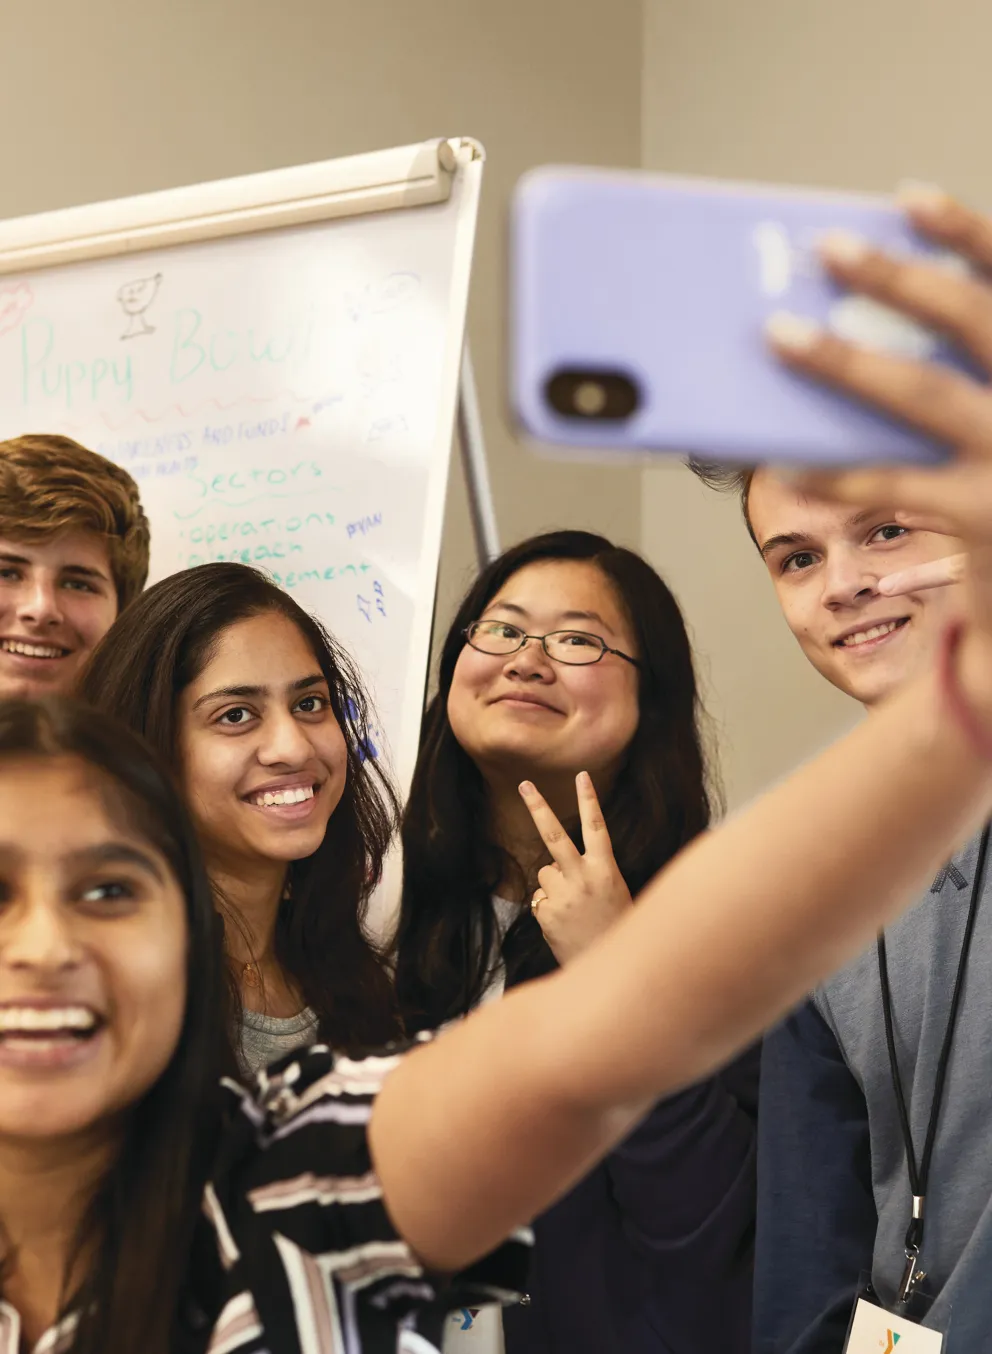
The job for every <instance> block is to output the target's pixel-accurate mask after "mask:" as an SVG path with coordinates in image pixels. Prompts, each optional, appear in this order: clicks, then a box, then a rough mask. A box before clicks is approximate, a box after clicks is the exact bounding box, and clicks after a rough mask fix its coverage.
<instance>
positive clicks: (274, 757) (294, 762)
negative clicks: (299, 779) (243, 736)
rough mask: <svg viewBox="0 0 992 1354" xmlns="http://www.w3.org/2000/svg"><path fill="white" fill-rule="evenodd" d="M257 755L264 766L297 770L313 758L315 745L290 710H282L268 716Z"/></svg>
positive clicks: (263, 726)
mask: <svg viewBox="0 0 992 1354" xmlns="http://www.w3.org/2000/svg"><path fill="white" fill-rule="evenodd" d="M257 755H258V760H259V761H260V762H261V763H262V765H263V766H286V767H289V768H290V769H291V770H297V769H299V768H300V767H302V766H305V765H306V763H307V762H308V761H309V760H310V758H311V757H312V756H313V744H312V743H311V742H310V739H309V738H308V736H307V732H306V729H305V728H304V727H303V725H302V724H301V723H300V722H299V720H297V719H294V718H293V716H292V714H291V713H290V712H289V711H288V710H280V711H278V712H277V713H271V714H269V715H267V716H266V718H265V721H264V723H263V725H262V737H261V740H260V742H259V745H258V753H257Z"/></svg>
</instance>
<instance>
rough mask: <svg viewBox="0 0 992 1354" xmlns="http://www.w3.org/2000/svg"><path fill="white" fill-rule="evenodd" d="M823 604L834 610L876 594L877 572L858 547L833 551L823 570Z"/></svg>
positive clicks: (865, 599)
mask: <svg viewBox="0 0 992 1354" xmlns="http://www.w3.org/2000/svg"><path fill="white" fill-rule="evenodd" d="M822 576H823V605H824V606H825V607H829V608H830V609H831V610H833V611H836V610H839V609H840V608H842V607H850V606H861V605H862V604H863V603H864V602H868V601H870V600H871V599H872V598H873V597H876V596H877V595H878V578H879V571H878V569H877V567H874V568H873V567H872V566H871V565H869V563H868V561H867V560H866V559H865V557H864V556H863V555H862V553H861V552H860V551H859V550H834V551H831V553H830V555H829V556H828V558H827V560H826V563H825V568H824V571H823V575H822Z"/></svg>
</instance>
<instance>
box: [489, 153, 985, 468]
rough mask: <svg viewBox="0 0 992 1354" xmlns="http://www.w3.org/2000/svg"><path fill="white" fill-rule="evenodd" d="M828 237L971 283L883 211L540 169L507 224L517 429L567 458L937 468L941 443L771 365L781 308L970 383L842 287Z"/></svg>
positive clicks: (727, 188)
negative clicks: (772, 328) (861, 243)
mask: <svg viewBox="0 0 992 1354" xmlns="http://www.w3.org/2000/svg"><path fill="white" fill-rule="evenodd" d="M838 232H841V234H840V236H839V237H838V236H837V233H838ZM831 234H832V235H834V236H835V238H839V239H841V240H843V239H844V238H847V239H852V238H858V239H866V240H869V241H870V242H872V243H873V244H874V245H876V246H877V247H878V248H880V249H883V250H885V251H887V252H889V253H892V254H895V255H897V256H904V257H908V256H918V257H921V258H924V259H927V260H929V261H930V262H938V263H940V264H941V266H943V267H948V268H951V269H953V270H958V271H962V270H966V265H965V264H964V263H963V262H962V261H961V260H960V259H959V258H958V257H957V256H956V255H955V254H953V253H952V252H950V251H947V250H944V249H941V248H940V247H939V246H937V245H934V244H933V243H931V242H929V241H927V240H926V239H925V238H924V237H923V236H921V235H920V234H918V233H917V231H916V230H915V229H914V227H913V223H912V222H911V221H910V220H908V219H907V217H906V215H905V213H904V212H903V211H902V210H900V208H899V207H898V206H897V205H896V204H895V203H893V202H891V201H889V200H887V199H885V198H880V197H870V196H858V195H843V194H832V193H825V192H803V191H797V190H790V189H767V188H753V187H749V186H746V185H738V184H725V183H714V182H707V181H705V180H691V179H675V178H670V177H667V176H664V175H651V174H645V173H617V172H609V171H596V170H575V169H571V170H569V169H542V170H536V171H533V172H532V173H531V174H529V175H528V176H526V178H525V179H524V180H523V181H522V182H521V184H520V186H519V188H518V191H517V194H516V198H515V201H514V204H513V213H512V226H511V282H512V298H511V340H512V353H511V372H512V378H511V379H512V393H511V401H512V405H513V410H514V413H515V415H516V417H517V419H518V420H519V422H520V423H521V424H522V426H523V428H524V430H525V431H526V432H527V433H528V434H529V435H530V436H531V437H533V438H535V439H537V440H538V441H539V442H540V443H543V444H545V447H546V449H548V450H551V449H553V448H555V447H557V448H558V449H559V454H562V449H563V448H568V451H567V452H566V453H564V454H567V455H570V456H576V455H580V456H581V455H583V454H585V455H589V454H596V453H597V452H598V453H599V454H602V453H603V452H605V453H606V454H609V453H610V452H642V453H654V452H668V453H674V454H677V455H680V456H686V455H692V456H695V457H699V458H701V459H708V460H717V461H729V462H739V463H743V464H752V463H758V462H791V463H796V464H800V465H801V464H811V465H827V466H829V465H844V464H852V463H859V462H875V463H879V462H892V461H895V462H899V461H906V462H916V463H922V464H929V463H933V462H935V461H939V460H941V459H942V458H943V455H944V448H943V446H942V444H941V443H940V441H939V439H936V438H934V437H932V436H928V435H927V433H925V432H921V431H919V430H917V429H912V428H910V427H909V426H907V425H906V424H905V423H903V422H901V421H899V419H898V418H894V417H892V416H891V415H889V414H887V413H885V412H880V411H877V410H875V409H873V408H869V407H868V406H867V405H864V404H860V403H858V402H856V401H855V400H852V399H851V398H850V396H849V395H843V394H838V393H836V392H835V391H833V390H830V389H826V388H824V387H823V386H822V385H820V384H819V383H817V382H814V381H813V380H811V379H810V378H809V376H807V375H806V374H805V373H803V372H801V371H794V370H789V369H787V368H786V367H784V366H783V365H782V364H781V363H780V362H779V361H778V360H777V359H776V357H775V355H774V354H773V353H771V352H770V351H769V348H768V344H767V341H766V338H765V328H766V326H767V323H768V321H769V320H770V318H771V317H772V316H774V315H775V314H776V313H778V312H780V311H783V310H784V311H789V312H797V313H799V314H802V315H804V316H807V317H809V318H810V319H811V320H813V321H814V322H816V323H817V324H819V325H821V326H823V327H824V328H825V329H827V330H828V331H830V332H832V333H834V334H836V335H838V336H840V337H842V338H845V339H847V340H849V341H851V342H854V343H857V344H860V345H863V346H866V347H869V348H874V349H878V350H882V351H886V352H889V353H895V354H899V355H901V356H904V357H908V358H913V359H917V360H922V359H925V360H931V361H936V362H939V363H943V364H947V365H950V366H958V367H963V368H966V369H967V363H966V360H965V359H964V358H963V357H961V356H960V355H958V354H957V353H955V351H954V350H953V348H952V347H951V346H950V345H949V344H948V343H946V342H945V341H944V340H943V339H942V338H941V337H940V336H939V334H938V333H936V332H935V331H933V330H931V329H929V328H927V327H926V326H924V325H922V324H920V323H918V322H917V321H916V320H914V319H913V318H911V317H910V316H908V315H907V314H906V313H905V312H902V313H900V312H898V311H895V310H893V309H891V308H889V307H886V306H885V305H884V304H881V303H879V302H878V301H877V300H874V299H872V298H870V297H867V296H864V295H858V294H854V293H851V292H848V291H846V290H845V289H844V288H843V287H842V286H841V285H840V284H839V283H838V281H837V280H836V278H835V277H834V276H832V275H831V273H830V272H829V271H828V270H827V269H826V268H824V266H823V264H822V261H821V259H820V256H819V252H818V247H819V245H820V243H821V242H822V241H823V239H824V238H825V237H826V236H828V235H831Z"/></svg>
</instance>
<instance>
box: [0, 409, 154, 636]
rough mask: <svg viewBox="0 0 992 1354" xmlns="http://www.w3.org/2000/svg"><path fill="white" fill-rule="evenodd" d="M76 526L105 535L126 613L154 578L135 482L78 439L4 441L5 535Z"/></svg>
mask: <svg viewBox="0 0 992 1354" xmlns="http://www.w3.org/2000/svg"><path fill="white" fill-rule="evenodd" d="M71 530H76V531H91V532H93V533H94V534H95V535H97V536H100V537H101V538H102V539H103V541H104V543H105V544H106V546H107V553H108V555H109V558H110V572H111V574H112V576H113V580H114V586H115V588H116V589H117V605H118V608H119V609H120V610H121V611H123V609H124V608H125V607H126V606H127V605H128V604H129V603H130V602H133V601H134V599H135V597H137V596H138V594H139V593H140V592H141V589H142V588H143V587H144V586H145V580H146V578H147V577H148V551H149V540H150V537H149V530H148V519H147V517H146V516H145V514H144V510H143V509H142V507H141V499H140V497H139V495H138V486H137V485H136V484H135V482H134V480H133V479H132V478H131V476H130V475H129V474H128V473H127V471H126V470H122V469H121V467H120V466H119V465H115V464H114V463H113V461H108V460H106V458H105V457H103V456H99V455H97V453H96V452H95V451H89V450H88V449H87V448H86V447H81V446H80V445H79V443H78V442H74V441H73V440H72V438H70V437H56V436H54V435H53V434H48V433H32V434H27V435H25V436H24V437H13V438H11V439H10V440H9V441H7V442H0V536H6V537H7V538H8V539H10V540H14V541H23V542H25V543H26V544H30V543H32V542H41V541H47V540H49V539H50V538H51V537H52V536H55V535H58V534H59V533H60V532H62V531H71Z"/></svg>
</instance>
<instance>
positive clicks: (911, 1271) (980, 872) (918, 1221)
mask: <svg viewBox="0 0 992 1354" xmlns="http://www.w3.org/2000/svg"><path fill="white" fill-rule="evenodd" d="M989 830H990V829H989V827H986V829H985V831H984V832H983V833H982V837H981V842H980V843H979V847H978V860H977V861H976V863H975V878H974V880H973V881H972V885H971V903H970V904H969V907H968V919H967V921H966V922H965V928H964V939H963V940H962V942H961V957H960V959H959V960H958V971H957V977H956V978H955V980H954V991H953V993H952V995H951V1011H950V1015H949V1016H948V1017H947V1029H946V1031H945V1033H944V1043H943V1046H942V1047H941V1050H940V1058H939V1060H938V1062H937V1076H936V1078H935V1080H934V1088H933V1103H932V1104H931V1106H930V1121H929V1123H928V1124H927V1136H926V1140H925V1141H924V1144H923V1157H922V1159H921V1160H920V1162H919V1163H917V1160H916V1152H915V1151H914V1150H913V1135H912V1131H911V1129H910V1125H909V1111H908V1109H907V1108H906V1095H905V1092H904V1090H903V1085H902V1077H901V1076H900V1074H899V1063H898V1060H897V1058H896V1041H895V1034H894V1033H893V1029H892V991H891V988H890V987H889V967H888V962H887V959H886V952H885V936H884V934H883V935H880V936H879V938H878V976H879V981H880V982H881V985H882V1015H883V1017H884V1019H885V1042H886V1044H887V1046H888V1050H889V1067H890V1069H891V1072H892V1086H893V1089H894V1091H895V1093H896V1104H897V1105H898V1107H899V1126H900V1128H901V1129H902V1140H903V1144H904V1146H905V1148H906V1164H907V1166H908V1167H909V1183H910V1187H911V1189H912V1191H913V1215H912V1217H911V1219H910V1223H909V1228H908V1230H907V1232H906V1268H905V1270H904V1271H903V1276H902V1282H901V1284H900V1285H899V1293H898V1297H897V1301H898V1302H900V1303H905V1302H906V1301H907V1300H908V1299H909V1297H910V1296H911V1294H912V1292H913V1289H914V1287H915V1285H916V1284H917V1283H919V1281H920V1280H921V1279H923V1278H925V1277H926V1276H925V1275H924V1274H923V1272H922V1271H920V1270H918V1269H917V1266H918V1264H919V1259H920V1248H921V1246H922V1245H923V1220H924V1206H925V1203H926V1195H927V1182H928V1181H929V1179H930V1162H931V1160H932V1158H933V1145H934V1141H935V1140H936V1137H937V1121H938V1120H939V1118H940V1106H941V1102H942V1100H943V1098H944V1082H945V1080H946V1078H947V1069H948V1066H949V1065H950V1061H951V1045H952V1044H953V1042H954V1027H955V1025H956V1024H957V1019H958V1011H959V1010H960V1007H961V996H962V993H963V991H964V978H965V973H966V972H967V968H968V955H969V953H970V951H971V940H972V936H973V935H974V931H975V918H976V917H977V916H978V905H979V903H980V902H981V899H982V881H983V879H984V876H985V857H986V855H987V853H988V848H989Z"/></svg>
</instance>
